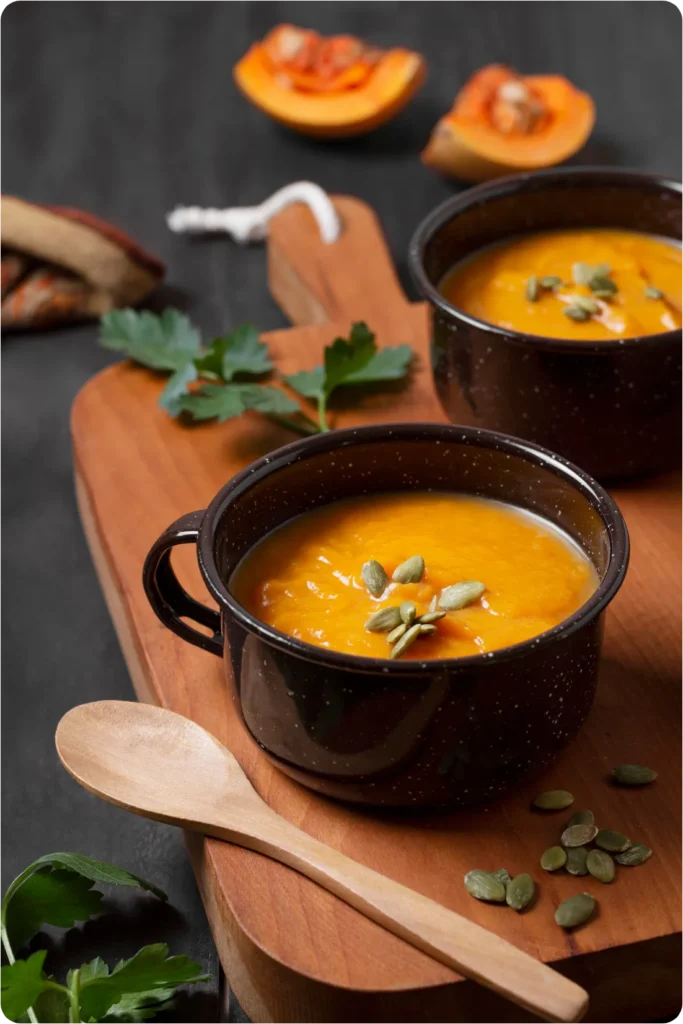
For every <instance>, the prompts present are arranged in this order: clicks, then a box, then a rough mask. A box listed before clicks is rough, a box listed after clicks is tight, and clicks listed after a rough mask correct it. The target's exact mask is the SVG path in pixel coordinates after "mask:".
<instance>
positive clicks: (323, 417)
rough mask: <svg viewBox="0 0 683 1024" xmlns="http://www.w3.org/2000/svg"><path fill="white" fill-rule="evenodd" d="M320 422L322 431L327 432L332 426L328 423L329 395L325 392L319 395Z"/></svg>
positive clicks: (322, 432)
mask: <svg viewBox="0 0 683 1024" xmlns="http://www.w3.org/2000/svg"><path fill="white" fill-rule="evenodd" d="M318 423H319V424H320V433H321V434H326V433H327V432H328V430H329V429H330V428H329V427H328V425H327V395H326V394H325V393H324V392H323V394H321V395H319V397H318Z"/></svg>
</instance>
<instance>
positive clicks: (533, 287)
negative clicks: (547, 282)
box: [526, 274, 539, 302]
mask: <svg viewBox="0 0 683 1024" xmlns="http://www.w3.org/2000/svg"><path fill="white" fill-rule="evenodd" d="M538 290H539V289H538V278H537V277H535V276H534V275H533V274H532V275H531V277H529V278H527V282H526V297H527V299H528V300H529V302H536V300H537V299H538Z"/></svg>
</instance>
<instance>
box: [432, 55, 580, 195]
mask: <svg viewBox="0 0 683 1024" xmlns="http://www.w3.org/2000/svg"><path fill="white" fill-rule="evenodd" d="M506 76H507V80H508V81H510V80H512V81H515V82H519V83H522V84H523V86H524V87H526V88H527V89H528V90H529V93H530V94H531V95H533V96H534V97H536V98H537V99H538V102H539V105H540V107H541V108H542V109H543V114H542V115H541V117H540V118H539V121H540V123H539V124H538V126H537V127H534V128H533V129H532V130H528V131H518V130H510V131H501V130H499V129H498V128H497V127H496V126H495V125H494V124H493V123H491V121H490V119H489V116H488V111H489V110H490V104H491V92H488V96H487V91H489V90H495V89H499V88H500V85H501V83H504V82H505V80H506ZM480 87H482V88H480ZM594 122H595V106H594V104H593V100H592V99H591V97H590V96H589V95H588V94H587V93H584V92H580V91H579V90H578V89H577V88H575V86H573V85H572V84H571V82H569V81H567V79H566V78H563V77H562V76H561V75H528V76H526V77H524V78H520V77H519V76H516V75H515V74H514V72H511V71H509V70H508V69H507V68H504V67H502V66H500V65H491V66H490V67H488V68H484V69H482V71H480V72H478V73H477V74H476V75H474V76H473V78H472V79H470V81H469V82H468V83H467V84H466V85H465V86H464V88H463V89H462V90H461V92H460V93H459V94H458V96H457V97H456V99H455V102H454V104H453V108H452V109H451V110H450V111H449V113H448V114H446V115H445V116H444V117H442V118H441V120H440V121H439V122H438V123H437V125H436V127H435V128H434V131H433V132H432V135H431V137H430V139H429V142H428V144H427V147H426V149H425V150H424V152H423V153H422V161H423V163H425V164H426V165H427V166H428V167H433V168H435V169H436V170H438V171H440V172H441V173H442V174H445V175H447V176H448V177H454V178H459V179H461V180H463V181H473V182H479V181H489V180H490V179H492V178H499V177H503V176H504V175H506V174H514V173H517V172H519V171H533V170H539V169H540V168H543V167H553V166H555V164H559V163H562V161H564V160H567V159H568V158H569V157H570V156H573V155H574V153H576V152H578V150H579V149H581V148H582V146H583V145H584V144H585V142H586V141H587V139H588V137H589V135H590V133H591V131H592V129H593V124H594Z"/></svg>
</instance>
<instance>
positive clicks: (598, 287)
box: [588, 274, 619, 298]
mask: <svg viewBox="0 0 683 1024" xmlns="http://www.w3.org/2000/svg"><path fill="white" fill-rule="evenodd" d="M588 286H589V288H590V290H591V291H592V292H593V294H594V295H595V294H596V293H597V292H605V293H606V294H607V295H609V296H610V298H611V297H612V296H613V295H616V293H617V292H618V291H619V289H618V288H617V286H616V283H615V282H614V281H613V280H612V278H611V277H607V275H606V274H593V276H592V277H591V279H590V281H589V282H588Z"/></svg>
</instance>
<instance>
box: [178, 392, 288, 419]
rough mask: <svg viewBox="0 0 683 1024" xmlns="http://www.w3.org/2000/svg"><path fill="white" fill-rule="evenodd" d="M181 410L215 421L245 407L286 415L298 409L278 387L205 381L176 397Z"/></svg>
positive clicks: (198, 417) (196, 416) (234, 414)
mask: <svg viewBox="0 0 683 1024" xmlns="http://www.w3.org/2000/svg"><path fill="white" fill-rule="evenodd" d="M178 404H179V408H180V410H181V411H182V412H187V413H189V414H190V415H191V416H192V417H193V418H194V419H196V420H210V419H214V418H215V419H218V420H219V422H222V421H224V420H229V419H232V418H233V417H234V416H239V415H240V414H241V413H243V412H245V411H246V410H247V409H258V410H260V412H265V413H274V414H275V415H287V414H288V413H295V412H298V411H299V406H298V405H297V403H296V402H295V401H294V400H293V399H291V398H289V396H288V395H286V394H285V393H284V391H280V389H279V388H273V387H267V386H265V385H262V384H205V385H204V386H203V387H202V388H200V389H199V390H198V391H194V392H192V394H188V395H184V396H182V397H181V398H180V399H179V400H178Z"/></svg>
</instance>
